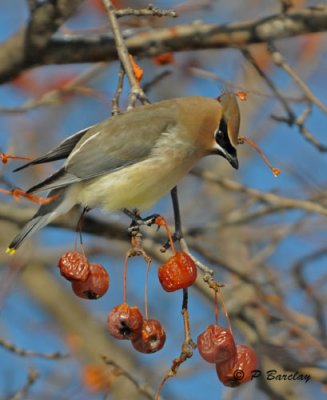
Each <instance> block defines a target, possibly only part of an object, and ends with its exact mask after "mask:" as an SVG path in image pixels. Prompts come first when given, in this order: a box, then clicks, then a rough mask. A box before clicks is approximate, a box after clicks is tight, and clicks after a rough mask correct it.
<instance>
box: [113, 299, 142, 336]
mask: <svg viewBox="0 0 327 400" xmlns="http://www.w3.org/2000/svg"><path fill="white" fill-rule="evenodd" d="M107 326H108V330H109V332H110V334H111V335H112V336H113V337H115V338H117V339H123V340H135V339H136V338H137V337H138V336H140V335H141V331H142V326H143V317H142V314H141V313H140V311H139V309H138V307H130V306H129V305H128V304H126V303H123V304H120V305H118V306H116V307H114V308H113V309H112V310H111V311H110V313H109V315H108V319H107Z"/></svg>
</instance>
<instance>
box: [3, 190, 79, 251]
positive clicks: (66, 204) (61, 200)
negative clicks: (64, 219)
mask: <svg viewBox="0 0 327 400" xmlns="http://www.w3.org/2000/svg"><path fill="white" fill-rule="evenodd" d="M65 189H66V188H65V187H64V188H62V187H61V188H60V189H54V190H51V191H50V192H49V194H48V197H50V196H54V197H55V198H54V199H53V200H52V201H51V202H50V203H48V204H44V205H42V206H41V207H40V208H39V209H38V211H37V213H36V214H35V215H34V217H33V218H32V219H31V220H30V221H28V222H27V224H26V225H25V226H24V227H23V229H22V230H21V231H20V232H19V233H18V235H17V236H16V237H15V238H14V240H13V241H12V242H11V243H10V245H9V247H8V248H7V250H6V253H9V254H14V253H15V251H16V250H17V249H18V247H20V245H21V244H22V243H23V241H24V240H25V239H27V238H28V237H30V236H31V235H33V234H34V233H35V232H37V231H38V230H39V229H41V228H43V227H44V226H46V225H48V224H49V223H50V222H51V221H52V220H54V219H55V218H56V217H57V216H59V215H61V214H64V213H66V212H67V211H69V210H70V209H71V208H72V207H73V206H74V203H73V202H72V201H71V200H68V199H67V197H66V196H65V195H66V190H65Z"/></svg>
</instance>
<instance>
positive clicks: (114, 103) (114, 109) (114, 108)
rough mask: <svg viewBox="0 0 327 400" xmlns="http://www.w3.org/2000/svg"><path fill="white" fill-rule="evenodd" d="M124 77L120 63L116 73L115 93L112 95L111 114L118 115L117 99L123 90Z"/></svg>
mask: <svg viewBox="0 0 327 400" xmlns="http://www.w3.org/2000/svg"><path fill="white" fill-rule="evenodd" d="M124 77H125V71H124V68H123V67H122V65H121V64H120V68H119V74H118V85H117V89H116V93H115V95H114V97H113V98H112V110H111V114H112V115H118V114H119V112H120V111H119V99H120V95H121V92H122V90H123V84H124Z"/></svg>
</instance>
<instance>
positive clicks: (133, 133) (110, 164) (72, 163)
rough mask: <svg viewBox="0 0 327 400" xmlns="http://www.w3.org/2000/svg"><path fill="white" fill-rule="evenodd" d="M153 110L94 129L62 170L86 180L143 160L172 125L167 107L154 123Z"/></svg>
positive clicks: (118, 119) (113, 119)
mask: <svg viewBox="0 0 327 400" xmlns="http://www.w3.org/2000/svg"><path fill="white" fill-rule="evenodd" d="M159 104H160V103H159ZM155 106H156V108H157V109H158V106H157V105H153V106H148V107H147V108H145V107H142V108H140V109H135V110H132V111H129V112H127V113H126V114H123V115H120V116H117V117H113V118H111V119H109V120H106V121H103V122H102V123H100V124H98V125H96V126H94V127H93V128H92V129H91V130H90V131H89V132H88V133H87V134H86V135H85V136H84V137H83V138H82V140H80V141H79V142H78V144H77V145H76V147H75V148H74V150H73V151H72V153H71V154H70V156H69V157H68V159H67V161H66V164H65V170H66V171H67V172H68V173H70V174H72V175H75V176H77V177H78V178H80V180H86V179H90V178H94V177H96V176H100V175H104V174H106V173H108V172H111V171H115V170H118V169H120V168H123V167H126V166H127V165H131V164H135V163H137V162H140V161H142V160H144V159H146V158H147V157H148V155H149V154H150V153H151V151H152V149H153V147H154V146H155V144H156V142H157V141H158V140H159V139H160V137H161V135H162V133H163V132H167V131H168V130H169V128H170V127H172V126H173V125H174V124H175V122H174V121H175V119H173V117H172V116H171V115H169V114H168V110H167V108H166V107H162V109H161V110H160V109H159V110H157V112H156V117H155V118H156V120H155V121H153V116H152V115H153V108H154V107H155ZM139 110H142V112H140V111H139ZM158 111H159V112H158ZM160 111H161V112H160Z"/></svg>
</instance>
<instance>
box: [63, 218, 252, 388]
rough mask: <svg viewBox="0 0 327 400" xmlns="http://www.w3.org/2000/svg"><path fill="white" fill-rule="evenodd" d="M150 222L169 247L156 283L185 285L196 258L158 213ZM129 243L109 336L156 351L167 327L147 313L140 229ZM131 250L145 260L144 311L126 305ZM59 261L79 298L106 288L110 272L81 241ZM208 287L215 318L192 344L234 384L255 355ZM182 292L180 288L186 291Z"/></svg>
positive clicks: (245, 377)
mask: <svg viewBox="0 0 327 400" xmlns="http://www.w3.org/2000/svg"><path fill="white" fill-rule="evenodd" d="M155 223H156V224H158V225H159V226H164V228H165V229H166V231H167V235H168V239H169V242H168V243H169V244H170V247H171V250H172V252H173V255H172V256H171V257H170V258H169V259H168V261H166V262H165V263H164V264H162V265H161V266H160V267H159V269H158V278H159V281H160V283H161V286H162V287H163V289H164V290H165V291H167V292H173V291H176V290H181V289H186V288H188V287H189V286H191V285H192V284H193V283H194V282H195V280H196V278H197V268H196V265H195V262H194V261H193V259H192V258H191V257H190V256H189V255H188V254H187V253H186V252H184V251H176V250H175V247H174V243H173V240H172V236H171V234H170V232H169V229H168V227H167V224H166V222H165V220H164V219H163V218H162V217H157V219H156V222H155ZM131 243H132V248H131V249H130V250H129V251H128V252H127V254H126V258H125V263H124V299H123V303H122V304H119V305H117V306H116V307H114V308H113V309H112V310H111V311H110V312H109V314H108V317H107V328H108V331H109V333H110V334H111V335H112V336H113V337H114V338H116V339H119V340H129V341H131V343H132V346H133V347H134V349H135V350H137V351H139V352H141V353H146V354H149V353H155V352H157V351H159V350H161V349H162V348H163V346H164V344H165V341H166V333H165V330H164V328H163V327H162V325H161V323H160V322H159V321H158V320H156V319H150V318H149V317H148V274H149V269H150V264H151V259H150V257H149V256H148V255H147V254H146V253H145V251H144V250H143V248H142V235H141V234H140V233H136V234H135V235H134V236H132V241H131ZM81 245H82V241H81ZM75 248H76V245H75ZM134 256H143V258H144V260H145V261H146V263H147V269H146V281H145V282H146V283H145V315H144V316H143V315H142V313H141V312H140V310H139V308H138V307H137V306H130V305H129V304H128V303H127V300H126V297H127V296H126V294H127V265H128V260H129V259H130V257H134ZM58 267H59V269H60V273H61V275H62V276H64V277H65V278H66V279H67V280H69V281H70V282H71V284H72V289H73V291H74V293H75V294H76V295H77V296H79V297H81V298H84V299H98V298H100V297H102V296H103V295H104V294H105V293H106V292H107V290H108V288H109V275H108V273H107V271H106V270H105V268H104V267H103V266H102V265H101V264H98V263H91V262H89V261H88V259H87V258H86V256H85V254H84V250H83V245H82V252H81V253H80V252H78V251H76V250H75V251H70V252H67V253H65V254H64V255H63V256H62V257H61V258H60V260H59V262H58ZM212 282H214V281H212ZM212 282H211V283H212ZM210 287H212V288H213V289H214V292H215V316H216V322H215V324H214V325H209V326H208V327H207V328H206V329H205V330H204V331H203V332H202V333H201V334H200V335H199V336H198V338H197V347H198V350H199V353H200V355H201V356H202V358H203V359H204V360H205V361H207V362H208V363H211V364H215V366H216V371H217V375H218V378H219V379H220V381H221V382H222V383H223V384H224V385H226V386H231V387H235V386H239V385H240V384H242V383H245V382H248V381H249V380H250V379H251V371H252V370H254V369H255V368H256V355H255V353H254V351H253V350H252V349H251V348H250V347H248V346H246V345H236V344H235V341H234V337H233V333H232V329H231V325H230V321H229V317H228V313H227V310H226V306H225V303H224V299H223V295H222V292H221V290H220V286H219V285H218V284H217V283H216V282H215V283H214V284H212V285H211V286H210ZM183 293H184V294H185V291H184V292H183ZM218 294H219V295H220V297H221V301H222V305H223V308H224V312H225V316H226V319H227V321H228V324H229V328H228V329H225V328H223V327H221V326H219V325H218V297H217V296H218ZM186 308H187V306H186ZM187 315H188V313H187ZM187 318H188V317H187ZM185 324H186V325H185ZM184 326H189V321H188V322H185V320H184ZM185 337H189V338H190V332H187V333H185ZM192 343H193V342H192ZM192 347H193V348H195V345H194V346H193V345H192ZM183 360H184V358H183V356H181V357H180V358H177V359H175V360H174V363H175V364H174V365H179V364H180V363H181V362H183ZM173 372H174V371H173ZM170 376H173V375H169V373H168V374H167V376H166V378H164V380H163V382H162V385H163V384H164V383H165V382H166V380H167V379H168V377H170ZM162 385H160V387H159V389H158V393H160V390H161V388H162Z"/></svg>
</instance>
